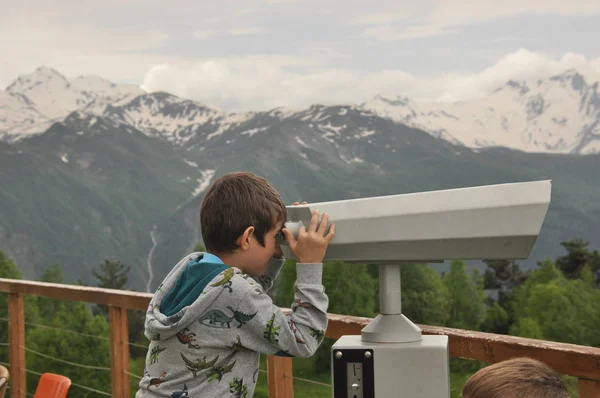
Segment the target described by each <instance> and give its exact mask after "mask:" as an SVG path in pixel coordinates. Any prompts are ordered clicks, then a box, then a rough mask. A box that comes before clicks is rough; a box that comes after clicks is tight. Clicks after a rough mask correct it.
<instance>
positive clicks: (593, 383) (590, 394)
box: [579, 379, 600, 398]
mask: <svg viewBox="0 0 600 398" xmlns="http://www.w3.org/2000/svg"><path fill="white" fill-rule="evenodd" d="M579 398H600V380H589V379H579Z"/></svg>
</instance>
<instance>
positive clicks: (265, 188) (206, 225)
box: [200, 172, 287, 253]
mask: <svg viewBox="0 0 600 398" xmlns="http://www.w3.org/2000/svg"><path fill="white" fill-rule="evenodd" d="M286 218H287V212H286V208H285V204H284V203H283V201H282V200H281V197H280V196H279V193H278V192H277V191H276V190H275V189H274V188H273V187H272V186H271V185H270V184H269V183H268V182H267V180H265V179H264V178H262V177H259V176H257V175H255V174H253V173H249V172H235V173H230V174H227V175H225V176H223V177H221V178H219V179H217V180H216V181H215V182H214V183H213V184H212V186H211V187H210V188H209V190H208V191H207V192H206V195H205V196H204V199H203V201H202V206H201V208H200V225H201V229H202V240H203V241H204V246H205V247H206V250H207V251H208V252H210V253H229V252H232V251H234V250H235V249H237V248H238V245H237V242H236V240H237V239H238V238H239V237H240V235H241V234H242V233H243V232H244V230H245V229H246V228H248V227H250V226H253V227H254V233H255V236H256V239H257V240H258V242H259V243H260V244H261V245H263V247H264V245H265V240H264V238H265V235H266V233H267V232H269V231H270V230H271V229H273V228H274V227H275V225H277V223H278V222H280V221H285V220H286Z"/></svg>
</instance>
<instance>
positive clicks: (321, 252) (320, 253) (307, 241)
mask: <svg viewBox="0 0 600 398" xmlns="http://www.w3.org/2000/svg"><path fill="white" fill-rule="evenodd" d="M297 204H298V202H296V203H294V205H297ZM302 204H306V202H303V203H302ZM319 214H320V213H319V210H315V211H314V212H313V214H312V217H311V219H310V225H309V227H308V230H306V227H305V226H304V225H303V226H302V227H300V230H299V231H298V240H296V239H295V238H294V235H292V233H291V232H290V231H289V230H288V229H287V228H284V229H283V233H284V234H285V237H286V239H287V241H288V244H289V245H290V250H291V251H292V252H293V253H294V255H295V256H296V259H297V262H299V263H322V262H323V258H324V257H325V252H326V251H327V246H328V245H329V242H330V241H331V239H333V236H334V234H335V224H331V225H330V226H329V232H328V233H327V234H325V230H326V229H327V221H328V219H329V216H328V215H327V213H324V214H323V217H321V222H320V223H319Z"/></svg>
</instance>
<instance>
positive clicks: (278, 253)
mask: <svg viewBox="0 0 600 398" xmlns="http://www.w3.org/2000/svg"><path fill="white" fill-rule="evenodd" d="M299 204H300V203H299V202H294V203H292V206H298V205H299ZM302 204H303V205H305V204H307V203H306V202H302ZM273 258H277V259H282V258H283V250H281V245H275V252H274V253H273Z"/></svg>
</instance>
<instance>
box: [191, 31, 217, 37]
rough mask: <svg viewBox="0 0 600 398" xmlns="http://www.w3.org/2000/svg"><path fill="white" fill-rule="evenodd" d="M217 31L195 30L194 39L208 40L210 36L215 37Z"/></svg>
mask: <svg viewBox="0 0 600 398" xmlns="http://www.w3.org/2000/svg"><path fill="white" fill-rule="evenodd" d="M216 35H217V31H215V30H197V31H195V32H194V37H195V38H197V39H208V38H209V37H211V36H216Z"/></svg>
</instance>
